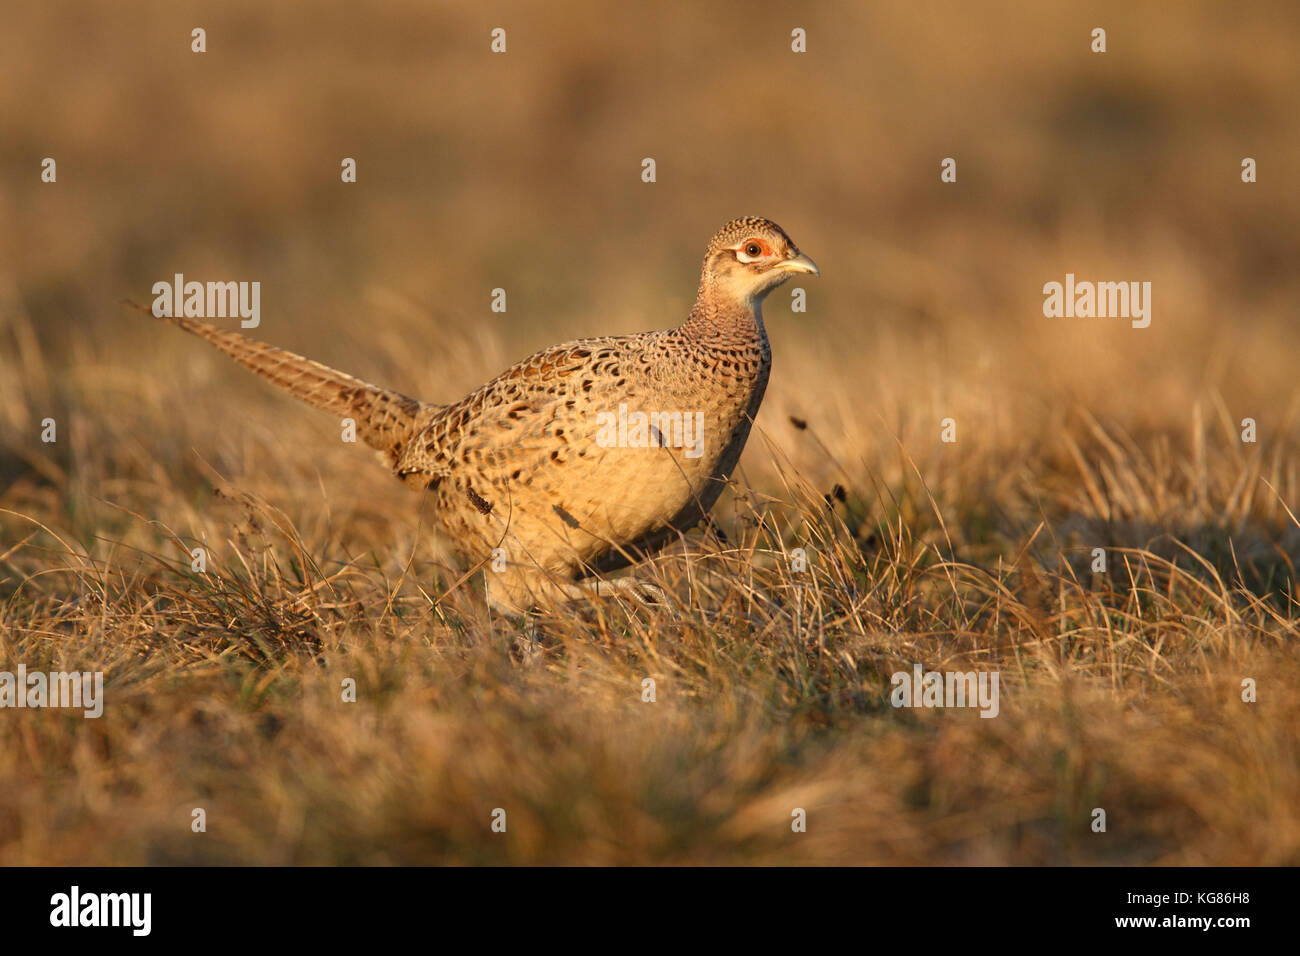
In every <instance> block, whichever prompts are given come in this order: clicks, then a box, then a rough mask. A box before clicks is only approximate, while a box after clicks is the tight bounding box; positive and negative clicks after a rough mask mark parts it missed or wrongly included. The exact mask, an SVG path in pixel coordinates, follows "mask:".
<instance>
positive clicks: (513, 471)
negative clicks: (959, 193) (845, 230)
mask: <svg viewBox="0 0 1300 956" xmlns="http://www.w3.org/2000/svg"><path fill="white" fill-rule="evenodd" d="M816 271H817V269H816V266H814V265H813V263H812V261H811V260H810V259H808V258H807V257H806V256H803V255H801V254H800V253H799V250H798V249H797V248H795V245H794V243H793V242H791V241H790V239H789V237H788V236H786V234H785V233H784V232H783V231H782V230H781V228H780V227H779V226H777V225H776V224H775V223H773V222H770V221H768V220H766V219H755V218H749V219H737V220H734V221H732V222H730V223H728V224H727V225H725V226H724V227H723V228H722V230H721V231H719V232H718V234H717V235H716V236H714V237H713V240H712V241H711V242H710V243H709V246H708V249H707V250H706V252H705V257H704V266H703V269H702V272H701V278H700V286H699V292H698V294H697V296H696V300H695V305H694V307H693V308H692V309H691V312H690V315H689V316H688V317H687V319H686V321H685V322H684V323H682V324H681V325H680V326H678V327H676V328H673V329H669V330H666V331H659V332H643V333H639V334H636V335H620V336H606V337H600V338H590V339H580V340H578V341H576V342H570V343H566V344H564V345H557V346H554V347H552V348H549V349H545V350H543V351H541V352H538V353H537V354H536V355H533V356H530V357H529V358H526V359H524V360H523V361H522V362H519V363H518V364H516V365H515V366H513V367H512V368H509V369H507V370H506V371H505V372H503V373H502V374H501V375H499V376H498V377H497V378H494V379H493V380H492V381H490V382H488V383H487V384H485V385H483V386H482V387H481V388H479V389H478V390H477V391H475V392H473V393H472V394H470V395H469V396H467V397H465V398H463V399H461V400H460V401H459V402H456V403H454V404H451V405H430V404H426V403H424V402H419V401H416V400H415V399H412V398H408V397H407V396H405V395H401V394H399V393H397V392H393V391H389V390H388V389H383V388H379V387H377V386H374V385H369V384H367V383H365V382H362V381H360V380H358V379H355V378H352V377H351V376H349V375H345V374H344V373H342V372H338V371H335V370H334V369H331V368H328V367H327V366H324V365H321V364H319V363H317V362H313V361H311V360H310V359H306V358H303V357H301V356H298V355H294V354H293V353H291V352H286V351H284V350H282V349H277V348H273V347H272V346H269V345H263V344H261V343H259V342H254V341H251V340H249V339H247V338H245V337H243V336H241V335H238V334H236V333H233V332H227V331H224V330H222V329H218V328H216V327H215V326H211V325H208V324H206V323H203V322H198V321H195V320H193V319H187V318H169V319H168V320H169V321H171V322H174V323H176V324H177V325H179V326H181V327H182V328H185V329H187V330H189V331H191V332H194V333H195V334H197V335H201V336H203V337H204V338H206V339H207V340H208V341H210V342H211V343H212V344H213V345H215V346H217V348H219V349H221V350H222V351H224V352H226V353H227V354H228V355H230V356H231V357H232V358H234V359H235V360H236V361H238V362H241V363H242V364H244V365H246V366H247V367H248V368H250V369H252V370H253V371H255V372H257V373H258V374H259V375H262V376H263V377H265V378H267V379H269V380H270V381H272V382H274V383H275V384H276V385H279V386H281V387H282V388H284V389H285V390H287V391H288V392H290V393H291V394H293V395H295V396H296V397H298V398H300V399H302V400H303V401H305V402H308V403H309V404H312V405H315V406H316V407H318V408H322V409H325V410H327V411H330V412H333V413H334V414H336V415H339V416H340V417H347V418H352V419H354V420H355V421H356V424H357V434H358V437H360V438H361V439H362V440H363V441H365V442H367V443H368V444H370V445H371V446H373V447H375V448H377V449H379V450H380V451H381V452H382V453H383V454H384V455H385V457H386V458H387V460H388V463H389V464H390V465H391V466H392V468H393V470H394V472H395V473H396V474H397V476H398V477H399V478H401V479H402V480H403V481H405V482H407V483H408V484H410V485H411V486H412V487H415V488H419V489H427V490H428V491H429V492H431V493H432V494H433V495H434V496H435V497H436V505H437V506H436V508H435V509H434V514H435V517H436V520H437V522H438V524H439V525H440V527H441V530H442V532H443V533H444V534H445V535H446V537H447V538H448V540H449V542H450V543H451V544H452V545H453V546H454V547H455V548H456V549H457V550H458V551H459V552H461V553H462V554H463V555H464V556H465V557H466V558H467V559H468V560H469V561H470V562H471V563H472V564H473V565H478V564H486V566H488V567H489V568H494V569H491V570H489V571H488V573H487V581H488V597H489V600H490V601H491V602H492V603H493V604H494V605H495V606H497V607H499V608H502V609H505V610H508V611H511V612H518V611H522V610H525V609H527V608H528V607H530V606H532V605H534V604H537V603H545V602H551V601H555V600H557V599H559V600H566V599H572V598H575V597H579V596H581V595H583V594H586V593H590V592H591V591H592V590H600V589H602V587H603V586H604V582H599V583H597V581H595V580H593V579H591V578H590V575H592V574H594V573H597V572H605V571H612V570H615V569H618V568H620V567H624V566H626V565H627V564H630V563H631V562H633V561H635V560H637V558H638V557H640V556H642V555H644V554H646V553H649V552H651V551H653V550H655V549H657V548H659V547H662V546H663V545H664V544H665V543H667V542H668V541H669V540H670V539H671V538H672V537H674V536H675V535H676V534H678V533H680V532H683V531H686V530H689V529H690V528H692V527H694V526H695V525H696V524H697V523H698V522H699V520H700V519H701V518H702V517H704V515H706V514H707V513H708V510H709V508H710V507H712V505H713V503H714V502H715V501H716V500H717V498H718V495H719V494H721V492H722V489H723V487H724V485H725V483H726V481H727V479H728V477H729V476H730V474H731V472H732V470H733V469H734V468H735V466H736V462H737V461H738V460H739V458H740V453H741V451H742V450H743V448H744V446H745V440H746V439H747V438H748V436H749V430H750V426H751V425H752V423H753V418H754V415H755V413H757V411H758V407H759V403H760V402H761V401H762V399H763V391H764V389H765V388H766V386H767V379H768V373H769V370H770V367H771V351H770V349H769V347H768V341H767V334H766V332H765V331H764V329H763V320H762V315H761V303H762V300H763V297H764V296H766V295H767V293H768V292H770V291H771V290H772V289H774V288H775V287H776V286H777V285H779V284H780V283H781V282H783V281H784V280H785V279H787V278H789V277H790V276H791V275H793V274H796V273H801V272H803V273H813V274H816ZM620 406H622V407H623V409H624V410H625V411H626V412H627V414H628V415H631V414H632V413H634V412H642V413H647V414H648V413H655V414H657V415H658V416H660V417H659V419H658V424H660V425H662V426H663V427H662V428H660V429H659V430H658V431H655V430H652V429H647V430H642V431H641V432H636V431H635V430H634V429H632V428H630V427H629V428H628V429H627V431H626V433H623V432H621V431H618V430H617V429H616V428H615V429H611V418H612V419H617V416H618V414H619V409H620ZM602 413H606V414H604V415H602ZM674 413H680V414H681V415H682V416H683V417H682V418H681V419H680V420H679V419H676V418H674V417H673V414H674ZM686 416H689V418H687V417H686ZM679 421H680V423H681V426H680V427H678V422H679ZM688 423H690V424H688ZM695 424H699V425H702V427H701V428H699V431H698V435H693V434H692V433H693V432H694V428H693V425H695ZM692 437H695V438H698V439H699V440H698V443H697V442H693V441H691V440H690V439H691V438H692ZM625 438H626V441H625V440H624V439H625ZM497 549H500V550H497ZM494 557H495V558H496V560H493V559H494ZM502 567H503V568H504V569H503V570H496V569H495V568H502ZM584 578H585V579H587V580H583V579H584ZM624 580H626V579H624ZM621 583H622V582H618V581H615V582H611V584H614V585H616V586H617V585H619V584H621Z"/></svg>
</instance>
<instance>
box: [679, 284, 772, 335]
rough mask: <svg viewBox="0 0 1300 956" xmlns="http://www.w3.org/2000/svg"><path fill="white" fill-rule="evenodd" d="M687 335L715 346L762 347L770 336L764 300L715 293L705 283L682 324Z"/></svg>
mask: <svg viewBox="0 0 1300 956" xmlns="http://www.w3.org/2000/svg"><path fill="white" fill-rule="evenodd" d="M681 332H682V334H683V335H684V336H686V338H688V339H690V340H692V341H696V342H700V343H702V344H707V345H714V346H726V347H733V348H734V347H736V346H746V345H753V346H759V347H761V346H762V344H763V343H764V342H765V341H766V339H767V333H766V330H765V329H764V328H763V310H762V303H761V302H759V301H758V300H756V299H744V300H738V299H735V298H732V297H724V296H719V295H716V294H713V290H712V289H710V288H709V287H708V286H704V285H702V286H701V287H700V293H699V295H698V296H696V299H695V305H694V307H693V308H692V309H691V314H690V316H689V317H688V318H687V319H686V321H685V322H684V323H683V324H682V326H681Z"/></svg>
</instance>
